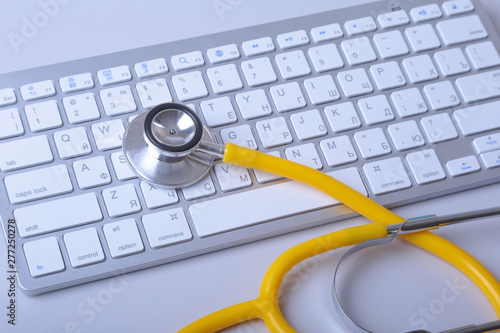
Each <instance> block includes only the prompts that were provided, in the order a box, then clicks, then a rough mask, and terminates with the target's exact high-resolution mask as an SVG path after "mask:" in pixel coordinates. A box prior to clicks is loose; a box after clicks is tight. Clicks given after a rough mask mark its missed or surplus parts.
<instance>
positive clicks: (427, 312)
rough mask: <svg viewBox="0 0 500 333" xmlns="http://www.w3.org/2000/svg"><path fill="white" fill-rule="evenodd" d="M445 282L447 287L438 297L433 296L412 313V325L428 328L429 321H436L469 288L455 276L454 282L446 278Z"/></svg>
mask: <svg viewBox="0 0 500 333" xmlns="http://www.w3.org/2000/svg"><path fill="white" fill-rule="evenodd" d="M444 284H445V287H444V288H443V289H441V292H440V293H439V296H438V297H436V298H433V299H432V300H430V301H429V303H428V304H426V305H424V306H421V307H419V308H418V310H417V311H415V312H413V313H411V314H410V317H409V318H408V321H409V323H410V325H411V326H412V327H415V328H417V329H427V328H428V327H429V323H432V322H434V321H436V319H437V318H438V317H439V316H440V315H441V314H443V313H444V312H445V311H446V308H447V307H448V306H449V305H450V304H452V303H454V302H455V301H456V300H457V298H458V297H460V295H462V293H463V291H465V290H467V288H468V287H467V285H464V284H460V281H459V279H458V277H455V279H454V280H453V282H450V281H449V280H445V281H444Z"/></svg>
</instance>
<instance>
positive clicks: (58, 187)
mask: <svg viewBox="0 0 500 333" xmlns="http://www.w3.org/2000/svg"><path fill="white" fill-rule="evenodd" d="M4 182H5V188H6V189H7V194H8V196H9V201H10V202H11V203H12V204H19V203H22V202H27V201H32V200H36V199H41V198H47V197H52V196H54V195H59V194H63V193H68V192H71V191H73V185H72V184H71V180H70V178H69V174H68V169H67V168H66V166H65V165H55V166H51V167H48V168H43V169H38V170H33V171H27V172H22V173H18V174H15V175H10V176H7V177H5V179H4Z"/></svg>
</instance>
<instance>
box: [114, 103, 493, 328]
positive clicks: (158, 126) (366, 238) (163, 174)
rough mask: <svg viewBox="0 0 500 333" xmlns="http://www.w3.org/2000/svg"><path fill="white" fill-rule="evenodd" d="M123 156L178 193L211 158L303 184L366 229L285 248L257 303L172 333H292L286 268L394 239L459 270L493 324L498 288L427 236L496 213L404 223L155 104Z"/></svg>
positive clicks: (308, 172)
mask: <svg viewBox="0 0 500 333" xmlns="http://www.w3.org/2000/svg"><path fill="white" fill-rule="evenodd" d="M123 151H124V153H125V156H126V158H127V160H128V162H129V164H130V165H131V166H132V168H133V169H134V170H135V171H136V173H137V175H138V176H139V177H140V178H141V179H143V180H145V181H146V182H148V183H150V184H152V185H153V186H158V187H163V188H181V187H185V186H189V185H192V184H195V183H196V182H198V181H200V180H201V179H203V178H204V177H205V176H206V175H207V173H208V172H209V171H210V168H211V167H212V165H213V163H214V162H215V159H216V158H222V160H223V162H225V163H230V164H236V165H239V166H243V167H245V168H255V169H260V170H263V171H267V172H271V173H275V174H278V175H281V176H284V177H286V178H290V179H294V180H297V181H300V182H303V183H305V184H308V185H310V186H312V187H315V188H317V189H319V190H321V191H323V192H325V193H327V194H329V195H331V196H332V197H334V198H336V199H337V200H339V201H340V202H342V203H343V204H345V205H346V206H348V207H350V208H351V209H353V210H354V211H356V212H358V213H359V214H361V215H363V216H365V217H366V218H368V219H369V220H371V221H372V222H374V223H371V224H367V225H362V226H357V227H353V228H346V229H343V230H340V231H337V232H333V233H330V234H327V235H324V236H321V237H318V238H314V239H311V240H309V241H307V242H304V243H302V244H299V245H296V246H294V247H292V248H291V249H289V250H287V251H286V252H284V253H283V254H282V255H281V256H279V257H278V258H277V259H276V260H275V261H274V263H273V264H272V265H271V267H270V268H269V269H268V271H267V273H266V275H265V276H264V279H263V282H262V285H261V288H260V294H259V297H257V298H256V299H254V300H251V301H247V302H243V303H240V304H236V305H233V306H230V307H228V308H226V309H222V310H219V311H217V312H215V313H212V314H210V315H207V316H205V317H203V318H201V319H199V320H197V321H195V322H193V323H192V324H190V325H188V326H186V327H185V328H184V329H182V330H181V331H179V332H182V333H188V332H189V333H193V332H204V333H206V332H217V331H219V330H222V329H224V328H227V327H229V326H232V325H235V324H238V323H241V322H244V321H247V320H251V319H255V318H260V319H262V320H264V322H265V323H266V325H267V327H268V328H269V330H270V331H271V332H273V333H278V332H279V333H290V332H295V330H294V329H293V328H292V327H291V326H290V324H288V322H287V321H286V319H285V318H284V317H283V315H282V313H281V310H280V308H279V303H278V291H279V289H280V285H281V283H282V281H283V279H284V278H285V275H286V274H287V273H288V271H290V269H292V268H293V267H294V266H295V265H297V264H298V263H300V262H301V261H303V260H305V259H308V258H311V257H313V256H316V255H319V254H321V253H324V252H327V251H331V250H333V249H336V248H339V247H343V246H350V245H356V246H355V247H353V248H352V249H350V250H349V251H348V252H347V253H346V254H345V257H344V258H343V259H342V260H341V262H340V263H339V266H340V265H341V264H342V262H344V261H345V260H347V258H348V257H349V256H351V255H352V254H353V253H354V252H356V251H359V250H361V249H365V248H368V247H372V246H375V245H381V244H387V243H389V242H390V241H392V239H394V237H396V236H400V237H401V238H403V239H405V240H406V241H408V242H410V243H412V244H414V245H417V246H419V247H421V248H423V249H425V250H427V251H429V252H431V253H433V254H435V255H437V256H438V257H440V258H442V259H444V260H446V261H447V262H448V263H450V264H452V265H453V266H455V267H456V268H458V269H459V270H460V271H462V272H463V273H464V274H465V275H467V276H468V277H469V278H470V279H471V280H472V281H473V282H475V283H476V285H477V286H478V287H479V288H480V289H481V291H482V292H483V293H484V294H485V296H486V297H487V298H488V300H489V301H490V303H491V304H492V306H493V307H494V309H495V311H496V313H497V316H499V318H500V283H499V282H498V281H497V280H496V279H495V277H494V276H493V275H492V274H491V273H490V272H489V271H488V270H487V269H486V268H485V267H484V266H482V264H481V263H479V262H478V261H477V260H476V259H474V258H473V257H472V256H470V255H469V254H468V253H467V252H465V251H464V250H462V249H460V248H459V247H457V246H456V245H454V244H452V243H450V242H449V241H447V240H445V239H443V238H441V237H439V236H437V235H435V234H433V233H430V232H429V231H428V230H432V229H436V228H439V227H441V226H444V225H450V224H454V223H457V222H461V221H465V220H471V219H477V218H482V217H487V216H491V215H497V214H500V207H496V208H491V209H485V210H480V211H474V212H467V213H461V214H454V215H450V216H445V217H436V216H426V217H424V218H418V219H412V220H405V219H403V218H401V217H399V216H398V215H396V214H394V213H392V212H391V211H389V210H388V209H386V208H385V207H383V206H381V205H379V204H378V203H376V202H375V201H373V200H371V199H369V198H368V197H366V196H364V195H362V194H360V193H358V192H356V191H355V190H353V189H352V188H350V187H348V186H347V185H345V184H343V183H341V182H339V181H337V180H336V179H334V178H332V177H330V176H328V175H326V174H324V173H322V172H320V171H317V170H314V169H312V168H309V167H306V166H304V165H301V164H298V163H295V162H291V161H288V160H284V159H281V158H279V157H275V156H271V155H267V154H264V153H261V152H258V151H256V150H253V149H249V148H245V147H241V146H238V145H235V144H232V143H227V144H226V145H220V144H218V143H215V142H213V139H212V137H211V135H210V133H209V131H208V130H207V129H206V128H205V126H204V125H203V123H202V121H201V119H200V117H199V116H198V115H197V114H196V112H195V111H194V110H192V109H191V108H189V107H187V106H185V105H182V104H177V103H166V104H161V105H158V106H156V107H155V108H153V109H151V110H150V111H149V112H145V113H142V114H140V115H139V116H137V117H136V118H135V119H133V120H132V122H131V123H130V124H129V126H128V128H127V130H126V132H125V135H124V138H123ZM414 232H415V233H414ZM339 266H338V267H337V270H338V268H339ZM335 277H336V273H335ZM333 281H334V283H333V288H332V295H333V300H334V304H335V307H336V309H337V312H338V314H339V315H340V317H341V318H342V319H343V321H344V322H345V323H346V325H347V326H348V327H350V328H351V329H352V330H353V331H354V332H370V331H369V330H368V329H365V328H363V327H361V326H360V325H358V324H356V323H355V322H354V321H353V320H352V319H351V318H350V317H349V316H348V314H347V313H346V312H345V311H344V309H343V308H342V305H341V302H340V300H339V298H338V296H337V291H336V284H335V282H336V278H334V280H333ZM494 329H500V321H495V322H491V323H486V324H482V325H478V326H476V325H471V326H467V327H463V328H458V329H454V330H451V331H447V332H456V333H472V332H487V331H491V330H494ZM416 332H418V331H416ZM420 332H425V331H420Z"/></svg>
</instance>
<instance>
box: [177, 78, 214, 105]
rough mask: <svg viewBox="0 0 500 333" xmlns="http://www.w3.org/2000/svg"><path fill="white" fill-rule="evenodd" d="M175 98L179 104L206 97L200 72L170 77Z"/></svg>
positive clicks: (205, 89) (206, 92)
mask: <svg viewBox="0 0 500 333" xmlns="http://www.w3.org/2000/svg"><path fill="white" fill-rule="evenodd" d="M172 83H173V85H174V90H175V93H176V94H177V98H178V99H179V101H181V102H185V101H190V100H193V99H197V98H200V97H205V96H207V95H208V91H207V87H206V86H205V82H204V81H203V77H202V75H201V72H200V71H194V72H189V73H183V74H179V75H174V76H172Z"/></svg>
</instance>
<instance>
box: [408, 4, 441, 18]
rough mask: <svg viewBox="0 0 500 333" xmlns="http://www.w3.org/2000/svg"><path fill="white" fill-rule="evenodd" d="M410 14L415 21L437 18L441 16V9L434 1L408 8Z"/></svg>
mask: <svg viewBox="0 0 500 333" xmlns="http://www.w3.org/2000/svg"><path fill="white" fill-rule="evenodd" d="M410 16H411V18H412V20H413V22H415V23H419V22H424V21H429V20H433V19H437V18H440V17H442V16H443V13H442V12H441V9H440V8H439V6H438V5H437V4H435V3H433V4H429V5H425V6H419V7H414V8H412V9H411V10H410Z"/></svg>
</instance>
